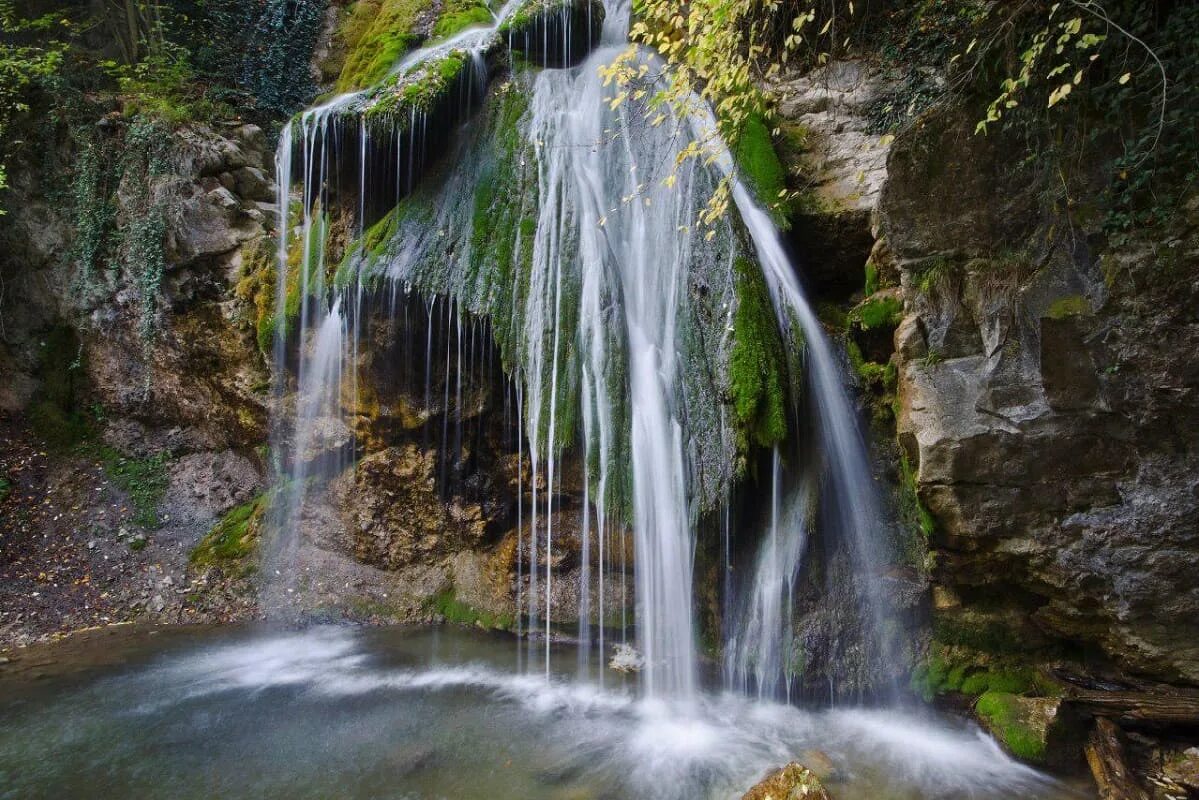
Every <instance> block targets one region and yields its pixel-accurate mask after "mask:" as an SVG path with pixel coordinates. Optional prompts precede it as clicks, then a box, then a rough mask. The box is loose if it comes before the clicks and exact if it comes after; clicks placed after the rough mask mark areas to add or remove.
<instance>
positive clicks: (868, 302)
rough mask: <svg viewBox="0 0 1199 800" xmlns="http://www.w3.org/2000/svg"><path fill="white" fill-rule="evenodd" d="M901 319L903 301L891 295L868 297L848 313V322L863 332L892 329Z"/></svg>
mask: <svg viewBox="0 0 1199 800" xmlns="http://www.w3.org/2000/svg"><path fill="white" fill-rule="evenodd" d="M902 319H903V301H902V300H901V299H899V298H898V297H896V296H895V295H892V294H887V295H882V296H875V297H868V298H866V299H865V300H863V301H862V302H861V303H859V304H858V305H857V306H856V307H855V308H854V309H853V310H852V311H850V312H849V320H850V322H851V323H856V324H857V325H858V327H860V328H861V329H862V330H864V331H871V330H878V329H886V328H890V329H894V328H895V327H896V326H897V325H899V322H900V320H902Z"/></svg>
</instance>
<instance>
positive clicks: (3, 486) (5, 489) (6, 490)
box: [0, 475, 12, 503]
mask: <svg viewBox="0 0 1199 800" xmlns="http://www.w3.org/2000/svg"><path fill="white" fill-rule="evenodd" d="M10 494H12V481H11V480H9V478H8V476H7V475H0V503H3V502H4V501H5V500H7V499H8V496H9V495H10Z"/></svg>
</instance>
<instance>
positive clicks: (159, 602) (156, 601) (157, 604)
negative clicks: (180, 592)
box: [150, 594, 167, 614]
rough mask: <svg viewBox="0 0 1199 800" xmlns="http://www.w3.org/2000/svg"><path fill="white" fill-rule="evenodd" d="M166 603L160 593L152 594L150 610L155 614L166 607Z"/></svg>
mask: <svg viewBox="0 0 1199 800" xmlns="http://www.w3.org/2000/svg"><path fill="white" fill-rule="evenodd" d="M166 605H167V601H166V600H163V599H162V595H160V594H156V595H154V597H153V598H152V599H151V600H150V610H151V611H153V612H154V613H156V614H157V613H158V612H159V611H162V610H163V609H164V608H166Z"/></svg>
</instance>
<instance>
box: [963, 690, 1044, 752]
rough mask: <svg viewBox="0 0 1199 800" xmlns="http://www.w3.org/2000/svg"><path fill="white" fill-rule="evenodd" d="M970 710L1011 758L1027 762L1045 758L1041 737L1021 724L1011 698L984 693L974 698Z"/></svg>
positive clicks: (1025, 724) (1008, 695) (1009, 695)
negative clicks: (985, 725) (982, 719)
mask: <svg viewBox="0 0 1199 800" xmlns="http://www.w3.org/2000/svg"><path fill="white" fill-rule="evenodd" d="M974 710H975V711H976V712H977V713H978V715H979V716H980V717H982V718H984V719H985V720H986V721H987V727H989V728H990V729H991V731H992V733H994V734H995V735H996V737H998V738H999V740H1000V741H1002V742H1003V744H1004V745H1005V746H1006V747H1007V749H1008V750H1009V751H1010V752H1011V753H1012V755H1014V756H1016V757H1018V758H1023V759H1025V760H1027V761H1043V760H1044V759H1045V737H1044V736H1043V735H1042V734H1040V733H1038V732H1037V731H1036V730H1035V729H1033V728H1032V726H1031V725H1029V724H1028V723H1027V722H1025V721H1024V719H1023V718H1022V715H1021V713H1020V706H1019V703H1018V702H1017V700H1016V696H1015V695H1013V694H1011V693H1009V692H1001V691H990V692H987V693H986V694H984V695H983V696H982V697H980V698H978V702H977V703H976V704H975V706H974Z"/></svg>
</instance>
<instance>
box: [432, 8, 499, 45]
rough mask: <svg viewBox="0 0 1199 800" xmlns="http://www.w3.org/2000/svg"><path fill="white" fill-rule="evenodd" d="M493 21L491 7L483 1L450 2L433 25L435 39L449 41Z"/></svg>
mask: <svg viewBox="0 0 1199 800" xmlns="http://www.w3.org/2000/svg"><path fill="white" fill-rule="evenodd" d="M492 19H494V16H493V15H492V13H491V8H490V6H488V4H487V3H485V2H482V0H449V1H448V2H447V3H446V4H445V5H444V6H442V9H441V16H439V17H438V18H437V21H436V22H434V23H433V38H434V39H447V38H449V37H451V36H453V35H454V34H456V33H459V32H461V31H463V30H466V29H467V28H471V27H477V26H480V25H487V24H488V23H490V22H491V21H492Z"/></svg>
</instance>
